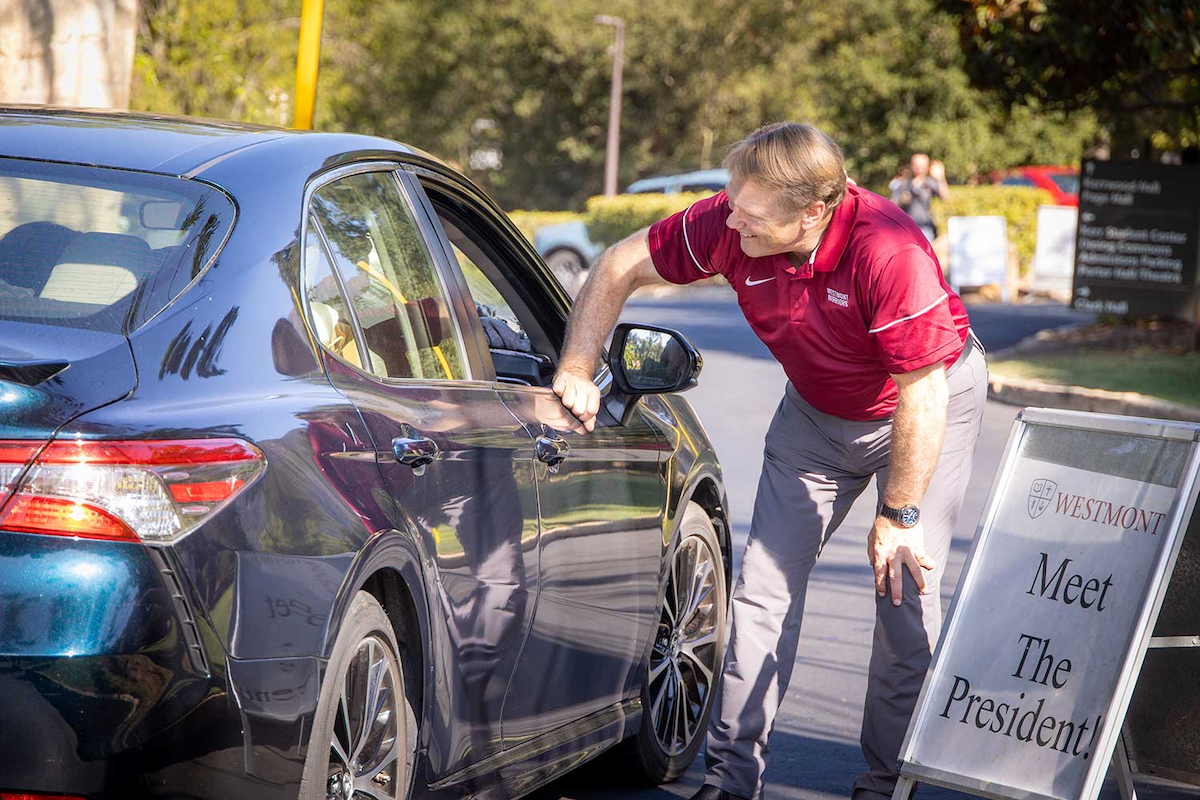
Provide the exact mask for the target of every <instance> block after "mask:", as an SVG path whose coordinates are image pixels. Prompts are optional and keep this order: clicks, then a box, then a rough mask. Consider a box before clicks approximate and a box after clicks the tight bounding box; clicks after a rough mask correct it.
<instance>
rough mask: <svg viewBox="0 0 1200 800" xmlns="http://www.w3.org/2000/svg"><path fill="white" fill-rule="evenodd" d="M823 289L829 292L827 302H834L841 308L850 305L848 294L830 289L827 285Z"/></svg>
mask: <svg viewBox="0 0 1200 800" xmlns="http://www.w3.org/2000/svg"><path fill="white" fill-rule="evenodd" d="M825 291H826V292H828V293H829V302H831V303H836V304H837V305H839V306H841V307H842V308H849V307H850V295H848V294H842V293H841V292H838V291H834V290H833V289H830V288H829V287H828V286H827V287H825Z"/></svg>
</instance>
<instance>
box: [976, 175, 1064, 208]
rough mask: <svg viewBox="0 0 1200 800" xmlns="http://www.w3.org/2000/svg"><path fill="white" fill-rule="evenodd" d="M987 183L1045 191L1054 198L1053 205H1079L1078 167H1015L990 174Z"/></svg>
mask: <svg viewBox="0 0 1200 800" xmlns="http://www.w3.org/2000/svg"><path fill="white" fill-rule="evenodd" d="M988 182H989V183H992V184H994V185H997V186H1026V187H1029V188H1032V189H1045V190H1046V191H1047V192H1049V193H1050V194H1051V195H1053V196H1054V204H1055V205H1059V206H1078V205H1079V168H1078V167H1015V168H1013V169H1006V170H998V171H996V172H993V173H991V174H990V175H988Z"/></svg>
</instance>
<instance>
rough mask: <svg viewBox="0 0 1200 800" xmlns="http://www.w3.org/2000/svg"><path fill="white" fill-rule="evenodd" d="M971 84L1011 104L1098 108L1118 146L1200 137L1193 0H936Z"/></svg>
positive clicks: (1199, 52) (1199, 42)
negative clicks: (952, 24) (951, 19)
mask: <svg viewBox="0 0 1200 800" xmlns="http://www.w3.org/2000/svg"><path fill="white" fill-rule="evenodd" d="M940 4H941V7H942V8H943V9H944V10H945V11H947V12H949V13H951V14H953V15H954V16H955V18H956V19H957V23H958V33H959V37H960V40H961V43H962V48H963V51H964V53H965V56H966V60H965V67H966V72H967V74H968V75H969V76H970V78H971V80H972V82H973V85H975V86H977V87H979V88H981V89H984V90H986V91H989V92H995V93H997V94H998V96H999V97H1000V98H1001V99H1002V100H1004V101H1005V102H1008V103H1017V104H1029V105H1032V106H1034V107H1038V108H1044V109H1056V110H1065V111H1072V110H1077V109H1095V110H1096V112H1097V113H1098V114H1099V115H1100V117H1101V119H1102V120H1103V121H1104V122H1105V123H1106V124H1107V126H1108V128H1109V130H1110V132H1111V134H1112V136H1113V139H1114V144H1115V145H1117V146H1118V147H1129V146H1131V145H1134V146H1136V145H1138V144H1139V143H1140V142H1142V141H1145V140H1146V139H1147V138H1151V137H1153V138H1154V139H1155V145H1156V146H1158V147H1161V148H1169V147H1181V146H1188V145H1196V144H1198V143H1200V5H1197V4H1196V3H1195V2H1194V0H1105V2H1102V3H1098V2H1095V0H940Z"/></svg>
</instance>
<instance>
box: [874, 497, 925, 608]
mask: <svg viewBox="0 0 1200 800" xmlns="http://www.w3.org/2000/svg"><path fill="white" fill-rule="evenodd" d="M867 558H868V559H869V560H870V562H871V566H872V567H873V568H874V569H875V592H876V594H878V595H879V596H880V597H883V596H884V595H885V594H887V591H888V586H889V585H890V586H891V592H892V605H894V606H898V605H900V601H901V597H902V595H903V589H904V586H903V583H902V581H903V576H902V574H901V567H905V568H907V569H908V574H909V575H911V576H912V579H913V580H914V581H916V582H917V591H918V592H920V593H921V594H925V573H926V572H927V571H930V570H933V569H934V568H935V567H937V562H936V561H934V560H933V559H932V558H930V557H929V556H928V555H927V554H926V553H925V531H924V529H923V528H922V526H921V523H919V522H918V523H917V524H916V525H914V526H913V527H911V528H905V527H903V526H902V525H899V524H898V523H895V522H892V521H891V520H890V519H885V518H884V517H876V518H875V524H874V526H872V528H871V534H870V536H868V537H867Z"/></svg>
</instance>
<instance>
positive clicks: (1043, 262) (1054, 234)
mask: <svg viewBox="0 0 1200 800" xmlns="http://www.w3.org/2000/svg"><path fill="white" fill-rule="evenodd" d="M1078 220H1079V209H1078V208H1075V207H1074V206H1051V205H1041V206H1038V213H1037V249H1036V251H1035V252H1034V256H1033V275H1034V277H1035V278H1037V279H1039V280H1048V281H1061V282H1062V283H1063V284H1064V285H1065V286H1066V287H1067V289H1068V290H1069V289H1070V283H1071V275H1072V274H1073V273H1074V272H1075V230H1076V224H1077V222H1078Z"/></svg>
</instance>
